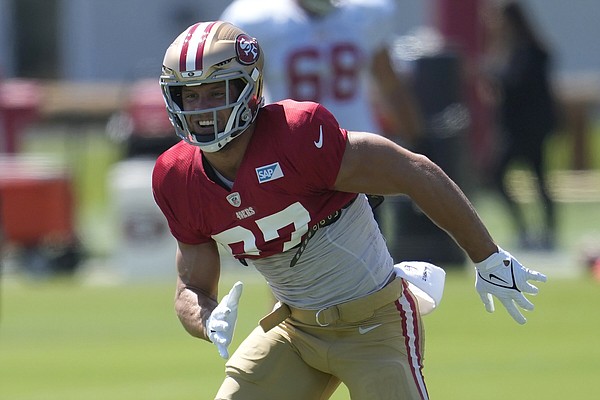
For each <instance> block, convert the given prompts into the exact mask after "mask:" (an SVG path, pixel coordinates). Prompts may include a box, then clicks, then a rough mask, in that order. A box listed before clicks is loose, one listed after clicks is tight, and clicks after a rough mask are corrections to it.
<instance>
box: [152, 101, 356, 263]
mask: <svg viewBox="0 0 600 400" xmlns="http://www.w3.org/2000/svg"><path fill="white" fill-rule="evenodd" d="M346 136H347V132H346V130H345V129H342V128H340V126H339V124H338V122H337V121H336V119H335V118H334V116H333V115H332V114H331V113H330V112H329V111H327V110H326V109H325V108H324V107H323V106H320V105H318V104H316V103H311V102H295V101H291V100H284V101H281V102H278V103H274V104H270V105H267V106H265V107H263V108H262V109H261V110H260V112H259V114H258V117H257V120H256V128H255V131H254V133H253V136H252V139H251V141H250V143H249V145H248V148H247V150H246V154H245V156H244V159H243V160H242V163H241V165H240V167H239V170H238V172H237V175H236V177H235V182H234V183H233V187H232V188H231V190H228V189H225V188H224V187H223V186H222V185H220V184H218V183H216V182H215V181H214V180H212V179H210V178H209V176H213V175H211V173H210V172H209V169H210V166H207V165H206V164H205V163H206V161H205V160H204V159H203V158H202V153H201V151H200V149H199V148H198V147H195V146H192V145H189V144H187V143H185V142H181V143H179V144H177V145H175V146H174V147H172V148H171V149H169V150H168V151H166V152H165V153H164V154H162V155H161V156H160V157H159V158H158V160H157V163H156V166H155V168H154V173H153V177H152V188H153V192H154V197H155V200H156V202H157V204H158V206H159V207H160V209H161V210H162V212H163V213H164V215H165V216H166V218H167V221H168V224H169V227H170V229H171V232H172V234H173V236H174V237H175V238H176V239H177V240H178V241H180V242H183V243H187V244H200V243H205V242H207V241H209V240H213V239H214V240H215V241H217V242H218V243H221V244H223V245H224V246H225V247H226V248H229V249H230V250H231V252H232V254H233V255H234V256H235V257H236V258H263V257H268V256H271V255H274V254H278V253H281V252H283V251H286V250H289V249H291V248H293V247H295V246H296V245H298V244H299V243H300V241H301V239H302V237H303V236H304V235H305V234H306V233H307V232H308V229H309V227H312V226H314V225H316V224H317V223H318V222H319V221H320V220H323V219H325V218H326V217H327V216H329V215H331V214H332V213H334V212H335V211H337V210H339V209H341V208H342V207H344V206H345V205H347V204H348V203H349V202H350V201H351V200H352V199H354V198H355V197H356V194H354V193H345V192H339V191H335V190H333V185H334V183H335V180H336V177H337V174H338V171H339V169H340V165H341V161H342V157H343V155H344V150H345V148H346Z"/></svg>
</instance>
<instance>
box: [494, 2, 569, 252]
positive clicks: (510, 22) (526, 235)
mask: <svg viewBox="0 0 600 400" xmlns="http://www.w3.org/2000/svg"><path fill="white" fill-rule="evenodd" d="M486 26H488V27H489V34H490V37H489V39H490V41H489V47H488V54H487V63H488V65H487V77H488V79H487V82H488V84H489V86H488V88H487V90H488V92H487V93H488V94H489V95H488V96H487V98H488V99H490V100H491V102H492V104H493V106H494V108H495V110H496V114H497V124H498V133H499V143H498V146H497V155H496V162H495V166H494V168H493V172H492V179H493V184H494V186H495V187H496V189H497V190H498V191H499V193H500V194H501V197H502V199H503V200H504V201H505V203H506V204H507V205H508V209H509V211H510V215H511V217H512V220H513V223H514V226H515V229H516V231H517V234H518V240H519V244H520V245H521V246H522V247H523V248H526V249H546V250H547V249H552V248H554V246H555V239H556V238H555V236H556V211H555V204H554V202H553V200H552V197H551V195H550V193H549V188H548V178H547V173H546V172H547V171H546V168H545V165H544V162H545V159H544V144H545V141H546V138H547V137H548V136H549V135H550V134H551V133H552V132H553V131H554V130H555V129H556V126H557V115H556V109H555V103H556V101H555V98H554V94H553V91H552V88H551V83H550V67H551V61H552V55H551V53H550V51H549V49H548V47H547V46H546V45H545V44H544V42H543V41H542V39H541V38H540V35H539V34H538V33H537V32H536V31H535V29H534V26H533V24H532V22H531V21H530V19H529V17H528V15H527V14H526V11H525V9H524V8H523V6H522V5H521V4H520V3H519V2H517V1H507V2H504V3H501V4H500V5H495V7H494V4H492V5H491V7H490V10H489V20H488V24H486ZM519 161H520V162H523V163H525V165H526V167H528V168H530V169H531V171H532V172H533V174H534V176H533V178H534V179H533V180H532V182H533V184H534V185H535V186H536V189H537V192H538V193H539V198H540V200H541V203H542V206H543V207H542V214H543V219H542V221H541V222H542V223H541V229H540V232H534V231H533V229H531V227H532V226H535V225H533V224H531V223H530V222H529V221H528V218H527V217H526V214H525V213H524V212H523V209H522V208H521V207H520V206H519V204H518V203H517V202H516V201H515V199H514V198H513V197H512V196H511V194H510V193H509V189H508V187H507V183H508V180H507V174H508V173H509V172H510V170H511V168H512V167H514V166H515V163H516V162H519Z"/></svg>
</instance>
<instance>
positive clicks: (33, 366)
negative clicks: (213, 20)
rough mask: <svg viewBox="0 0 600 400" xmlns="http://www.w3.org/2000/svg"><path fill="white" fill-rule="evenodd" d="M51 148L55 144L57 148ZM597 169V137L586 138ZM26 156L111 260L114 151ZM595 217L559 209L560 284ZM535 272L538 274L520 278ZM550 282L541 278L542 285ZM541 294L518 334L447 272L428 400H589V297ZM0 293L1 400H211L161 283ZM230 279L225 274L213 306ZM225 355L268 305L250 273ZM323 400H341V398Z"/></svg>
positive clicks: (97, 148) (49, 286)
mask: <svg viewBox="0 0 600 400" xmlns="http://www.w3.org/2000/svg"><path fill="white" fill-rule="evenodd" d="M56 138H59V140H58V141H57V140H56ZM549 146H550V148H551V149H552V152H553V153H555V154H556V156H557V157H553V158H552V165H551V168H553V169H560V168H567V167H568V164H569V158H568V154H567V152H565V151H564V149H565V148H568V142H566V138H565V137H564V136H563V137H561V136H557V137H555V138H553V140H552V141H551V142H550V144H549ZM592 146H593V148H594V149H598V151H594V152H593V154H594V155H595V158H594V159H593V160H592V161H593V163H594V164H593V165H594V167H595V168H600V157H598V154H600V131H596V133H595V134H594V135H593V137H592ZM26 148H27V151H28V152H34V153H35V152H37V153H40V152H42V153H52V154H57V155H59V157H63V158H64V159H65V161H66V162H67V164H68V165H70V166H72V167H73V174H74V183H75V193H76V197H77V200H78V206H79V207H78V208H77V210H76V213H77V217H78V229H79V230H80V232H82V233H83V239H84V240H85V243H86V245H87V246H88V249H89V250H91V254H92V255H93V256H96V257H103V256H105V255H106V254H107V253H108V252H109V251H110V235H108V234H107V232H110V229H111V227H110V219H109V218H106V207H107V203H109V201H110V199H109V193H108V192H107V182H106V173H107V171H108V170H109V169H110V168H111V165H112V164H113V163H114V162H115V161H116V160H118V159H119V158H120V154H121V153H120V152H121V149H119V147H118V146H115V145H114V144H111V143H110V142H108V141H107V140H106V138H104V137H102V136H99V135H97V134H95V133H93V134H90V132H75V131H73V132H70V133H69V134H68V135H66V134H65V133H64V132H63V133H58V134H57V133H56V132H50V135H48V136H44V137H43V138H42V137H37V138H35V140H28V141H27V143H26ZM474 201H475V204H476V206H477V209H478V210H479V212H480V214H481V215H482V218H483V219H484V221H485V222H486V224H487V225H488V227H489V229H490V231H491V232H492V234H493V235H494V236H495V237H496V238H497V240H498V242H499V243H501V245H502V246H504V247H506V248H507V249H508V250H513V246H514V239H513V238H512V235H511V229H510V228H509V227H508V224H507V219H506V212H505V210H504V209H502V208H501V207H502V206H501V205H500V204H499V201H498V199H497V198H496V197H495V196H494V195H493V194H490V193H485V192H480V193H477V195H476V196H475V197H474ZM599 210H600V208H599V205H598V203H581V204H561V205H560V208H559V227H560V233H559V234H560V237H559V241H560V246H561V251H563V252H565V253H568V254H570V258H569V264H568V265H565V266H564V268H563V270H568V269H580V268H581V265H580V260H579V259H578V256H577V254H578V253H579V252H580V248H581V246H582V243H583V240H584V239H585V238H586V236H591V237H595V238H596V239H597V238H598V237H600V222H599V221H600V214H599ZM529 266H530V267H531V268H534V269H537V268H540V269H542V270H544V269H543V267H544V266H543V265H540V266H537V265H529ZM553 271H554V270H552V272H553ZM549 275H550V281H549V282H548V283H546V284H540V285H539V286H540V289H541V294H540V295H539V296H537V297H535V298H534V299H533V301H534V303H535V304H536V311H535V312H533V313H530V314H528V318H529V322H528V323H527V324H526V325H525V326H519V325H517V324H516V323H515V322H513V321H512V320H511V319H510V317H509V316H508V314H507V313H506V312H505V311H504V310H503V309H502V306H500V305H499V304H498V303H497V308H498V309H497V311H496V313H495V314H488V313H486V312H485V310H484V308H483V305H482V304H481V302H480V300H479V298H478V296H477V294H476V292H475V290H474V288H473V277H472V276H471V274H470V273H468V272H466V271H465V270H463V269H451V270H450V271H449V274H448V279H447V284H446V293H445V297H444V300H443V302H442V304H441V307H440V309H439V310H438V311H436V312H435V313H434V314H432V315H430V316H427V317H425V328H426V331H427V342H426V355H425V356H426V359H425V370H424V372H425V376H426V380H427V383H428V388H429V391H430V395H431V397H432V398H434V399H444V400H453V399H481V398H485V399H491V400H494V399H505V398H510V399H538V398H540V399H550V400H552V399H564V398H568V399H591V398H597V397H598V395H599V393H600V390H599V389H595V388H594V387H593V385H594V383H593V382H594V378H595V377H596V376H597V375H598V374H599V373H600V362H599V361H598V360H600V344H598V343H597V338H598V332H599V331H600V319H599V318H598V315H599V314H598V310H597V305H598V304H600V283H598V282H594V281H592V280H591V279H589V278H588V277H587V276H581V275H575V277H572V278H569V279H559V278H553V276H552V274H549ZM2 278H3V279H2V282H0V284H1V287H0V399H11V400H53V399H60V400H81V399H85V400H95V399H99V400H100V399H102V400H104V399H111V400H120V399H123V400H125V399H127V400H130V399H148V400H161V399H165V400H166V399H173V398H178V397H179V398H194V399H201V400H204V399H212V396H213V395H214V393H215V392H216V390H217V388H218V386H219V385H220V382H221V380H222V378H223V374H224V362H223V360H222V359H221V358H220V357H219V356H218V353H217V351H216V349H214V348H213V346H212V345H211V344H209V343H206V342H203V341H199V340H196V339H193V338H191V337H190V336H188V335H187V334H186V333H185V331H184V330H183V328H181V327H180V325H179V322H178V321H177V318H176V317H175V314H174V311H173V305H172V303H173V294H174V288H173V286H174V285H173V283H172V282H166V283H164V284H159V283H149V284H145V285H123V286H92V285H89V284H84V283H82V282H79V281H78V280H76V279H75V280H48V281H32V280H29V279H27V278H24V277H19V276H16V277H14V276H13V277H2ZM234 279H239V276H237V273H236V274H235V276H234V274H233V273H225V275H224V279H223V281H222V283H221V284H222V293H224V292H226V290H228V289H229V287H230V286H231V284H232V283H233V280H234ZM242 280H244V282H245V284H246V285H245V289H244V294H243V297H242V302H241V305H240V313H239V318H240V320H239V324H238V327H237V333H236V337H235V341H234V343H233V345H232V347H233V348H235V347H236V346H237V345H238V344H239V342H240V341H241V340H242V339H243V338H244V337H245V335H246V334H248V333H249V332H250V330H251V329H252V328H253V327H254V326H256V323H257V321H258V319H259V318H260V317H261V316H262V315H264V314H265V313H266V312H267V311H268V308H269V301H270V300H269V296H268V293H267V290H266V288H265V286H264V284H263V283H262V281H261V279H260V278H258V277H257V276H256V274H255V273H250V272H248V273H244V274H243V275H242ZM333 399H334V400H347V399H349V396H348V394H347V391H346V390H345V389H344V388H343V387H342V388H340V390H338V392H337V393H336V394H335V396H334V397H333Z"/></svg>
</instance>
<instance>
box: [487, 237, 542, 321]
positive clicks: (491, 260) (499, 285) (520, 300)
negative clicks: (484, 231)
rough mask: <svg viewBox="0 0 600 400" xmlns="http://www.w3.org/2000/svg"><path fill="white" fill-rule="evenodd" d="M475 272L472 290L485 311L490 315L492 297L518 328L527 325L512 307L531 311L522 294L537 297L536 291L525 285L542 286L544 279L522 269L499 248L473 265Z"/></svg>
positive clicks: (492, 304) (540, 275)
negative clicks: (504, 309) (537, 282)
mask: <svg viewBox="0 0 600 400" xmlns="http://www.w3.org/2000/svg"><path fill="white" fill-rule="evenodd" d="M475 269H476V277H475V289H477V292H479V296H480V297H481V301H483V304H484V305H485V309H486V310H487V311H488V312H494V299H493V298H492V295H494V296H496V297H497V298H498V300H500V302H502V304H503V305H504V307H506V310H507V311H508V313H509V314H510V315H511V316H512V317H513V318H514V320H515V321H517V322H518V323H519V324H524V323H525V322H527V319H525V317H524V316H523V314H521V312H520V311H519V309H518V308H517V306H516V305H515V303H516V304H517V305H518V306H519V307H521V308H523V309H525V310H529V311H531V310H533V304H532V303H531V302H530V301H529V300H527V298H525V296H524V295H523V293H530V294H537V293H538V288H537V287H535V286H533V285H532V284H530V283H529V282H527V281H528V280H534V281H539V282H546V275H544V274H542V273H539V272H537V271H533V270H530V269H528V268H525V267H523V266H522V265H521V263H519V262H518V261H517V260H516V259H515V258H514V257H513V256H512V255H511V254H510V253H508V252H507V251H504V250H502V249H501V248H500V247H498V252H497V253H494V254H492V255H491V256H489V257H488V258H486V259H485V260H483V261H481V262H479V263H476V264H475Z"/></svg>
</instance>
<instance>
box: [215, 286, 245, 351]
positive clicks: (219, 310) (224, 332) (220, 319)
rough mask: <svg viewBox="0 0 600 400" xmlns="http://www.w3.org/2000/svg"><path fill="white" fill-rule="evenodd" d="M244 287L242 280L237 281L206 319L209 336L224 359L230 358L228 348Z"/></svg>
mask: <svg viewBox="0 0 600 400" xmlns="http://www.w3.org/2000/svg"><path fill="white" fill-rule="evenodd" d="M243 288H244V284H243V283H242V282H236V283H235V284H234V285H233V287H232V288H231V290H230V291H229V293H228V294H226V295H225V296H224V297H223V299H221V302H220V303H219V304H218V305H217V306H216V307H215V309H214V310H213V311H212V313H211V314H210V316H209V317H208V320H207V321H206V331H207V334H208V338H209V339H210V341H211V342H213V343H214V344H215V345H216V346H217V350H219V355H220V356H221V357H223V358H224V359H228V358H229V351H228V350H227V348H228V347H229V345H230V344H231V340H232V339H233V332H234V330H235V323H236V322H237V314H238V303H239V301H240V296H241V295H242V289H243Z"/></svg>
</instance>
